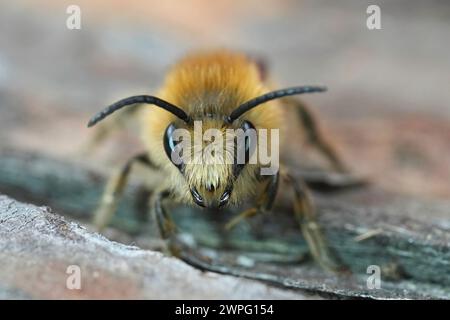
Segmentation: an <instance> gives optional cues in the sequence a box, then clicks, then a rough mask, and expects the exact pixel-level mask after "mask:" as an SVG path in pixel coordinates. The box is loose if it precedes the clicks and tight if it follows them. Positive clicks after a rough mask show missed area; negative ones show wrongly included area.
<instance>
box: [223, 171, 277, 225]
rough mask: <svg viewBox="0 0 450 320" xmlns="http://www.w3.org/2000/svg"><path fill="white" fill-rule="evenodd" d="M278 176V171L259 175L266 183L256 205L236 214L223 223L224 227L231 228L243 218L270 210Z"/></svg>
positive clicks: (275, 193) (275, 192)
mask: <svg viewBox="0 0 450 320" xmlns="http://www.w3.org/2000/svg"><path fill="white" fill-rule="evenodd" d="M279 176H280V173H279V172H277V173H276V174H274V175H270V176H261V178H262V179H263V180H266V181H267V182H266V183H267V184H266V186H265V187H264V190H263V192H262V193H261V194H260V195H259V197H258V199H257V200H256V205H255V206H254V207H252V208H250V209H247V210H245V211H244V212H242V213H240V214H238V215H237V216H235V217H234V218H233V219H231V220H230V221H229V222H228V223H227V224H226V225H225V229H226V230H231V229H232V228H234V227H235V226H236V225H237V224H238V223H239V222H241V221H243V220H244V219H246V218H249V217H253V216H255V215H256V214H258V213H262V212H267V211H269V210H271V209H272V207H273V203H274V201H275V197H276V195H277V192H278V183H279Z"/></svg>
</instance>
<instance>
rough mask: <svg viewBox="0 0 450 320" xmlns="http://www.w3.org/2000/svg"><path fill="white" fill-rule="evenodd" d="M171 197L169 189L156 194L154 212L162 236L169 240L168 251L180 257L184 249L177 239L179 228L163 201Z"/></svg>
mask: <svg viewBox="0 0 450 320" xmlns="http://www.w3.org/2000/svg"><path fill="white" fill-rule="evenodd" d="M169 197H170V192H169V191H168V190H164V191H161V192H159V193H157V194H156V196H155V198H154V200H153V214H154V216H155V218H156V223H157V225H158V229H159V233H160V235H161V238H162V239H164V240H166V241H167V251H169V253H170V254H171V255H172V256H175V257H178V258H180V257H181V255H182V250H183V249H182V248H181V246H180V244H179V243H178V242H177V239H176V235H177V234H178V228H177V226H176V224H175V222H174V221H173V219H172V217H171V215H170V214H169V213H168V211H167V209H166V208H165V206H164V203H163V202H164V200H165V199H167V198H169Z"/></svg>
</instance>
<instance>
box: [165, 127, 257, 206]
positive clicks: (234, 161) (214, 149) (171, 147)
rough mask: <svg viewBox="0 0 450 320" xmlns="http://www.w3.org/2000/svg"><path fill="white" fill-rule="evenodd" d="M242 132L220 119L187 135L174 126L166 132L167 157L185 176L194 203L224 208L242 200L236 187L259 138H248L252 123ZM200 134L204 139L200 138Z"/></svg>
mask: <svg viewBox="0 0 450 320" xmlns="http://www.w3.org/2000/svg"><path fill="white" fill-rule="evenodd" d="M194 127H195V126H194ZM179 129H181V128H179ZM211 129H215V130H216V131H211ZM238 129H240V130H238V131H235V130H233V128H231V127H230V125H228V124H226V123H223V122H222V121H217V120H214V121H212V120H210V121H203V123H202V129H201V130H200V131H197V130H198V127H197V128H194V129H193V128H184V132H183V130H181V131H180V130H177V128H176V127H175V125H174V124H173V123H172V124H170V125H169V126H168V128H167V129H166V132H165V134H164V148H165V151H166V154H167V156H168V157H169V159H170V161H171V162H172V163H173V164H174V165H175V166H176V167H177V168H178V170H179V171H180V173H181V174H182V175H183V176H184V178H185V180H186V182H187V186H188V188H189V193H190V196H191V198H192V202H193V203H195V204H197V205H199V206H201V207H207V208H221V207H224V206H226V205H227V204H228V203H229V202H231V200H232V199H233V200H234V201H235V202H238V201H239V200H240V199H238V195H236V194H234V195H233V190H234V185H235V182H236V180H237V179H238V178H239V175H240V173H241V171H242V169H243V168H244V167H245V166H246V164H247V163H248V161H249V159H250V156H251V153H252V150H253V148H252V146H253V145H254V144H255V143H256V135H254V136H253V137H250V136H249V135H248V134H249V131H251V130H249V129H254V127H253V125H252V124H251V123H250V122H248V121H244V122H243V123H242V125H241V126H240V127H239V128H238ZM199 133H200V134H201V138H199V137H198V136H196V134H199ZM242 134H244V135H242ZM180 137H181V139H180ZM238 137H239V138H238Z"/></svg>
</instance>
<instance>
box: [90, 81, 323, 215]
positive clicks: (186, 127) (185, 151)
mask: <svg viewBox="0 0 450 320" xmlns="http://www.w3.org/2000/svg"><path fill="white" fill-rule="evenodd" d="M325 90H326V88H325V87H318V86H301V87H292V88H286V89H281V90H275V91H271V92H268V93H266V94H263V95H260V96H257V97H255V98H253V99H250V100H248V101H247V102H244V103H242V104H241V105H239V106H237V107H236V108H235V109H233V111H232V112H231V113H230V114H229V115H227V116H225V117H224V118H223V119H219V118H218V117H220V116H219V114H220V112H219V113H217V112H216V113H215V114H214V115H213V114H210V115H208V114H206V115H204V117H202V120H203V121H202V123H201V125H202V128H201V129H200V134H199V136H200V138H199V139H197V140H196V139H195V133H196V132H195V131H196V121H194V120H193V118H192V116H191V115H189V114H187V113H186V111H185V110H184V109H182V108H180V107H178V106H176V105H174V104H172V103H170V102H168V101H165V100H163V99H160V98H158V97H155V96H148V95H140V96H133V97H129V98H125V99H122V100H120V101H118V102H116V103H114V104H112V105H110V106H109V107H107V108H105V109H103V110H102V111H100V112H98V113H97V114H96V115H94V116H93V117H92V118H91V119H90V121H89V123H88V127H92V126H94V125H95V124H96V123H98V122H100V121H102V120H103V119H104V118H106V117H107V116H109V115H110V114H112V113H113V112H115V111H117V110H119V109H122V108H124V107H127V106H132V105H138V104H151V105H155V106H157V107H159V108H162V109H164V110H167V111H168V112H170V113H172V114H173V115H174V116H176V117H177V118H178V119H177V120H176V122H173V123H171V124H170V125H169V126H168V127H167V129H166V131H165V133H164V137H163V139H164V141H163V143H164V149H165V151H166V154H167V156H168V157H169V159H170V161H171V162H172V163H173V164H174V165H175V166H176V167H177V168H178V170H179V172H180V173H181V174H182V175H183V176H184V178H185V181H186V182H187V185H188V189H189V191H187V192H189V193H190V196H191V198H192V200H193V202H194V203H196V204H198V205H199V206H202V207H223V206H224V205H226V204H227V203H230V202H234V203H237V202H239V200H241V198H243V197H244V194H243V192H245V191H248V190H249V189H251V188H245V187H242V186H243V185H245V183H246V182H248V181H249V180H248V179H251V174H250V175H249V172H250V171H251V170H245V168H246V167H247V168H249V166H250V164H247V162H248V160H249V159H250V157H251V156H252V155H253V153H254V152H253V151H252V150H254V149H252V147H254V146H256V143H257V142H256V139H257V138H256V133H255V136H254V137H252V136H250V137H247V136H246V135H244V140H243V143H242V140H241V143H240V144H239V141H238V142H237V143H236V135H229V134H227V129H240V130H241V131H240V132H242V131H243V132H244V133H245V132H252V131H253V132H254V131H255V130H249V129H252V128H254V127H253V125H252V124H251V123H250V122H248V121H244V120H243V119H242V118H241V116H242V115H243V114H245V113H246V112H248V111H250V110H252V109H253V108H255V107H257V106H259V105H261V104H263V103H265V102H267V101H270V100H274V99H279V98H282V97H285V96H291V95H297V94H303V93H312V92H322V91H325ZM177 129H183V130H177ZM209 129H212V130H213V132H211V131H209V132H208V130H209ZM177 135H180V136H181V137H182V138H181V139H180V136H178V137H177ZM209 135H210V136H209ZM205 136H206V139H208V137H209V141H205V139H202V137H205ZM219 137H220V138H221V139H219V140H220V141H218V140H217V138H219ZM221 141H222V143H220V142H221ZM231 150H234V152H231ZM218 151H220V152H219V154H217V152H218ZM244 174H246V177H245V178H244V177H242V175H244ZM238 184H239V185H240V186H241V187H240V190H239V191H240V192H234V193H233V191H235V190H236V186H237V185H238ZM247 187H248V185H247ZM236 194H239V197H238V196H237V195H236Z"/></svg>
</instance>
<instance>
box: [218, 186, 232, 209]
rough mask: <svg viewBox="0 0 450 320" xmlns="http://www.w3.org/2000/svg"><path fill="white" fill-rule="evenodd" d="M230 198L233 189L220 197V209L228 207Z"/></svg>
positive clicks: (229, 189)
mask: <svg viewBox="0 0 450 320" xmlns="http://www.w3.org/2000/svg"><path fill="white" fill-rule="evenodd" d="M230 196H231V188H228V189H226V190H225V192H224V193H223V194H222V196H221V197H220V200H219V207H223V206H224V205H226V204H227V203H228V200H230Z"/></svg>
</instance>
